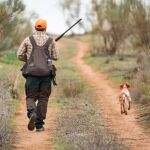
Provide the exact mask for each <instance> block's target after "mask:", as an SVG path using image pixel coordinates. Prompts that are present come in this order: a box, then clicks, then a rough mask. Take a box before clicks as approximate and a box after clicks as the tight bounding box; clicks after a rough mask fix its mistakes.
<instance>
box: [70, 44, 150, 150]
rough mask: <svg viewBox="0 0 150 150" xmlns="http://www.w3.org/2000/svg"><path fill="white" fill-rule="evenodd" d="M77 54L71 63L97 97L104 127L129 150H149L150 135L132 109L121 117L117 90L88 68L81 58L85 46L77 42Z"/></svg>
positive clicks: (109, 82)
mask: <svg viewBox="0 0 150 150" xmlns="http://www.w3.org/2000/svg"><path fill="white" fill-rule="evenodd" d="M77 49H78V53H77V55H76V56H75V57H74V58H73V62H74V63H75V64H76V66H77V68H78V69H79V70H80V72H81V74H82V76H83V78H84V79H86V81H87V82H88V83H89V84H90V85H91V86H92V87H93V89H94V91H95V92H96V94H97V96H98V100H97V101H95V105H96V108H97V110H98V111H99V112H100V113H101V114H102V116H103V118H104V121H105V123H106V125H107V126H108V127H109V128H110V129H112V130H113V132H114V133H116V134H117V135H118V137H119V138H122V139H124V142H125V143H124V144H125V145H126V146H127V147H129V149H131V150H150V134H149V131H145V130H144V129H143V128H142V127H141V126H140V125H139V124H138V123H137V120H136V114H135V111H134V108H132V109H131V111H130V112H129V115H127V116H125V115H121V114H120V107H119V103H118V95H119V90H118V89H116V87H114V86H113V83H112V82H111V81H110V80H109V79H108V78H107V77H106V76H105V75H104V74H102V73H100V72H96V71H94V70H93V69H92V68H91V67H90V66H88V65H87V64H86V63H85V62H84V60H83V57H84V55H85V54H86V53H87V51H88V47H87V44H84V43H82V42H78V44H77Z"/></svg>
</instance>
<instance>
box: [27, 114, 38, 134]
mask: <svg viewBox="0 0 150 150" xmlns="http://www.w3.org/2000/svg"><path fill="white" fill-rule="evenodd" d="M35 121H36V114H35V113H33V114H32V115H31V117H30V120H29V123H28V130H30V131H33V130H34V128H35Z"/></svg>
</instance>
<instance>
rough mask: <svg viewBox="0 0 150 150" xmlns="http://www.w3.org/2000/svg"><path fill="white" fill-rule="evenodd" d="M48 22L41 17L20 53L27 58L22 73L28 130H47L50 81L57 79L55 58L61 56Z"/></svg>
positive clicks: (23, 59)
mask: <svg viewBox="0 0 150 150" xmlns="http://www.w3.org/2000/svg"><path fill="white" fill-rule="evenodd" d="M46 29H47V23H46V20H44V19H38V20H37V21H36V23H35V33H34V34H33V35H32V36H30V37H27V38H25V39H24V41H23V42H22V44H21V45H20V47H19V49H18V52H17V57H18V59H19V60H21V61H24V62H25V65H24V66H23V68H22V74H23V76H24V77H25V78H26V83H25V92H26V106H27V116H28V118H29V123H28V130H30V131H33V130H34V129H35V128H36V131H44V130H45V129H44V127H43V126H44V124H45V122H44V120H45V119H46V113H47V105H48V99H49V96H50V94H51V82H52V81H53V82H54V78H55V71H56V68H55V66H54V65H53V64H52V60H55V61H56V60H58V58H59V51H58V49H57V48H56V43H55V40H53V39H52V38H51V37H49V36H48V35H47V34H46ZM36 102H37V103H36Z"/></svg>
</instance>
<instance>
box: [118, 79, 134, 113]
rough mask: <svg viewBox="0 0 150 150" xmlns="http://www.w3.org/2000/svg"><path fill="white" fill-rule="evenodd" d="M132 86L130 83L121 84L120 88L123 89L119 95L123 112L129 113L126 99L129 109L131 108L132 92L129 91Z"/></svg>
mask: <svg viewBox="0 0 150 150" xmlns="http://www.w3.org/2000/svg"><path fill="white" fill-rule="evenodd" d="M129 88H130V85H129V84H128V83H126V82H125V83H122V84H121V85H120V89H121V92H120V95H119V102H120V108H121V114H123V113H125V114H126V115H127V110H126V109H125V105H124V104H125V100H126V99H127V101H128V110H130V109H131V101H132V99H131V96H130V92H129V90H128V89H129Z"/></svg>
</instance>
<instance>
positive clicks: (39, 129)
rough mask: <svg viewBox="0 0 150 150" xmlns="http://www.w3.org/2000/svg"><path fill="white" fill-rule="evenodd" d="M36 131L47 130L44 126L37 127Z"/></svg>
mask: <svg viewBox="0 0 150 150" xmlns="http://www.w3.org/2000/svg"><path fill="white" fill-rule="evenodd" d="M36 131H37V132H42V131H45V128H44V127H41V128H36Z"/></svg>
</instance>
